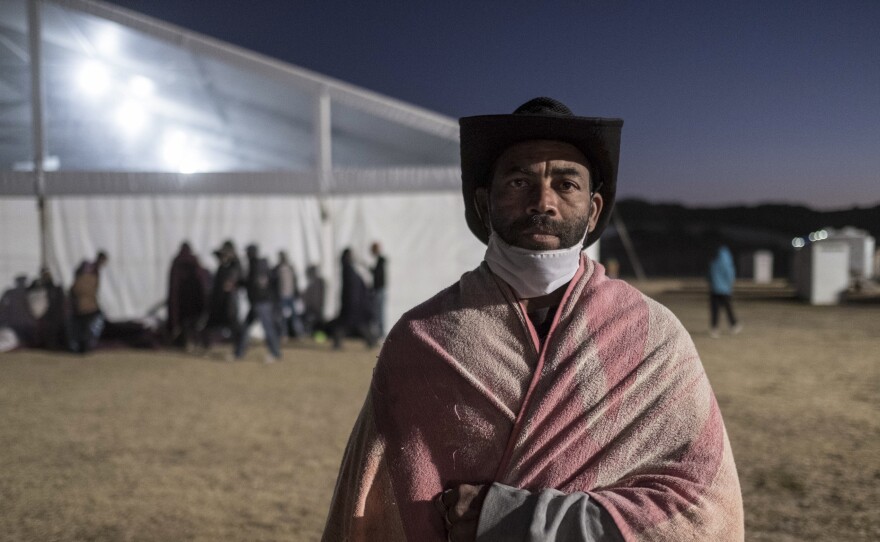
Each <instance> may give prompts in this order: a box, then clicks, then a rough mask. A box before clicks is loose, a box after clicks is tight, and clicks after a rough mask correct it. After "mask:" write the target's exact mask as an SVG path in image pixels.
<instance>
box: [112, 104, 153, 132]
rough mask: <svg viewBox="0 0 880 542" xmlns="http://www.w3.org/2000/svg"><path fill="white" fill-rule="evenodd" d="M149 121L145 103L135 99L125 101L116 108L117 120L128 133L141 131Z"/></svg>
mask: <svg viewBox="0 0 880 542" xmlns="http://www.w3.org/2000/svg"><path fill="white" fill-rule="evenodd" d="M147 121H148V116H147V111H146V109H145V108H144V106H143V104H140V103H138V102H136V101H134V100H129V101H126V102H124V103H123V104H122V105H120V106H119V108H118V109H117V110H116V122H117V123H118V124H119V126H120V127H121V128H122V129H123V130H124V131H125V132H126V133H127V134H128V135H134V134H137V133H138V132H140V131H141V130H142V129H143V127H144V126H145V125H146V124H147Z"/></svg>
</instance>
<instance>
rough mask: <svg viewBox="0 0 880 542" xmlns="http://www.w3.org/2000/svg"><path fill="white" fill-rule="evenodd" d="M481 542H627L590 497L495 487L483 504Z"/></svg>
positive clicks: (480, 530)
mask: <svg viewBox="0 0 880 542" xmlns="http://www.w3.org/2000/svg"><path fill="white" fill-rule="evenodd" d="M477 541H478V542H494V541H521V542H539V541H547V542H623V537H622V536H621V535H620V531H619V530H618V529H617V526H616V525H615V524H614V520H612V519H611V516H610V515H609V514H608V512H606V511H605V509H604V508H602V507H601V506H599V504H598V503H596V502H594V501H592V500H591V499H590V496H589V495H587V494H586V493H582V492H575V493H570V494H566V493H562V492H561V491H557V490H555V489H543V490H541V491H538V492H535V493H532V492H531V491H526V490H524V489H517V488H514V487H510V486H505V485H503V484H492V486H491V487H490V488H489V492H488V493H487V494H486V500H484V501H483V509H482V511H481V512H480V520H479V523H478V526H477Z"/></svg>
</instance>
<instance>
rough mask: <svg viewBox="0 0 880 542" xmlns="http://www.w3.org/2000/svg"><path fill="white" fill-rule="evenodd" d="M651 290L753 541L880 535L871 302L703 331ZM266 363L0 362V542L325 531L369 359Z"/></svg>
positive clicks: (698, 303)
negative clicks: (719, 424)
mask: <svg viewBox="0 0 880 542" xmlns="http://www.w3.org/2000/svg"><path fill="white" fill-rule="evenodd" d="M658 298H659V299H660V300H661V301H662V302H664V303H665V304H667V305H668V306H669V307H670V308H671V309H673V311H675V312H676V314H678V315H679V317H680V318H681V319H682V321H683V322H684V323H685V325H686V326H687V327H688V329H689V330H690V331H691V333H692V334H693V335H694V339H695V341H696V343H697V347H698V349H699V350H700V353H701V355H702V357H703V361H704V364H705V365H706V369H707V371H708V373H709V376H710V379H711V380H712V383H713V387H714V388H715V391H716V394H717V395H718V399H719V403H720V404H721V408H722V411H723V414H724V417H725V421H726V423H727V427H728V431H729V433H730V437H731V440H732V443H733V447H734V453H735V455H736V459H737V465H738V468H739V472H740V478H741V482H742V486H743V494H744V500H745V507H746V524H747V525H746V526H747V539H749V540H773V541H789V540H877V539H880V518H878V512H877V505H878V503H880V490H878V487H880V453H878V452H880V417H878V415H877V414H878V395H877V392H878V389H880V386H878V384H880V379H878V365H880V336H878V329H880V327H878V322H880V305H868V304H861V305H856V306H846V307H831V308H816V307H807V306H803V305H800V304H797V303H794V302H791V301H788V300H784V299H765V298H763V297H762V296H761V295H756V294H753V295H752V296H751V297H747V298H742V299H740V300H738V303H737V309H738V312H739V313H740V315H741V316H742V319H743V321H744V323H745V325H746V330H745V331H744V332H743V333H742V334H741V335H739V336H736V337H730V336H725V337H723V338H722V339H719V340H712V339H709V337H708V336H707V334H706V322H705V320H706V314H705V312H706V309H705V305H706V302H705V299H704V294H703V293H702V292H699V291H697V290H694V289H690V290H688V289H687V288H686V289H684V290H682V291H679V292H677V293H666V294H660V295H659V296H658ZM262 355H263V352H262V350H261V348H254V349H252V351H251V353H250V358H249V360H248V361H245V362H241V363H234V364H233V363H224V362H222V361H219V360H218V359H203V358H194V357H190V356H185V355H182V354H180V355H175V354H172V353H153V352H132V351H113V352H101V353H97V354H94V355H92V356H89V357H85V358H79V357H73V356H66V355H58V354H47V353H41V352H18V353H13V354H10V355H6V356H3V357H2V358H0V409H2V416H0V443H2V444H0V539H3V540H39V541H44V540H114V541H115V540H157V541H159V540H161V541H168V540H316V539H318V538H319V536H320V531H321V529H322V527H323V521H324V516H325V513H326V509H327V504H328V502H329V499H330V495H331V493H332V490H333V483H334V480H335V476H336V469H337V467H338V464H339V461H340V457H341V454H342V449H343V447H344V445H345V440H346V438H347V436H348V431H349V429H350V428H351V424H352V423H353V421H354V418H355V417H356V415H357V412H358V410H359V409H360V404H361V401H362V400H363V397H364V394H365V390H366V387H367V384H368V381H369V378H370V373H371V369H372V366H373V365H374V363H375V356H376V352H375V351H372V352H371V351H366V350H364V349H363V347H362V346H361V345H360V344H355V343H352V344H351V345H349V346H348V349H347V350H346V351H345V352H344V353H342V354H338V353H335V352H332V351H330V350H329V349H327V348H326V347H325V346H324V345H321V346H317V345H303V346H298V347H289V348H287V349H286V351H285V360H284V362H282V363H280V364H275V365H271V366H264V365H262V364H260V363H259V360H261V359H262Z"/></svg>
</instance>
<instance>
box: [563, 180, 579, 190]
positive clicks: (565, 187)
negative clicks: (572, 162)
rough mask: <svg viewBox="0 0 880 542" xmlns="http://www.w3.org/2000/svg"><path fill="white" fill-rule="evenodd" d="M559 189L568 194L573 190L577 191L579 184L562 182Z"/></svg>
mask: <svg viewBox="0 0 880 542" xmlns="http://www.w3.org/2000/svg"><path fill="white" fill-rule="evenodd" d="M559 188H560V189H562V190H564V191H566V192H568V191H571V190H577V189H578V185H577V183H573V182H571V181H562V182H561V183H559Z"/></svg>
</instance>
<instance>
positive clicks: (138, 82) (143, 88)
mask: <svg viewBox="0 0 880 542" xmlns="http://www.w3.org/2000/svg"><path fill="white" fill-rule="evenodd" d="M128 88H129V90H131V93H132V94H134V95H135V96H137V97H139V98H146V97H148V96H151V95H152V94H153V90H154V89H155V88H156V85H155V84H154V83H153V81H152V79H149V78H148V77H144V76H143V75H135V76H134V77H132V78H131V79H129V80H128Z"/></svg>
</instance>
